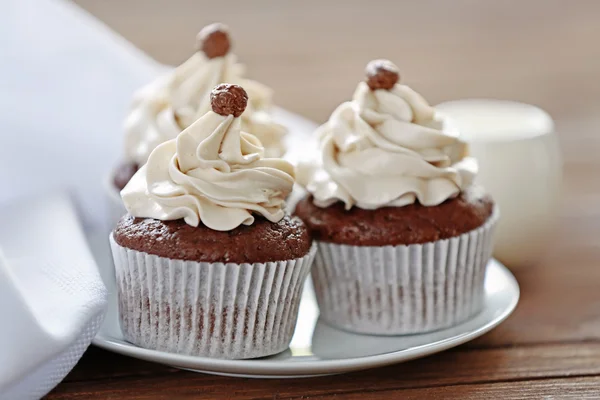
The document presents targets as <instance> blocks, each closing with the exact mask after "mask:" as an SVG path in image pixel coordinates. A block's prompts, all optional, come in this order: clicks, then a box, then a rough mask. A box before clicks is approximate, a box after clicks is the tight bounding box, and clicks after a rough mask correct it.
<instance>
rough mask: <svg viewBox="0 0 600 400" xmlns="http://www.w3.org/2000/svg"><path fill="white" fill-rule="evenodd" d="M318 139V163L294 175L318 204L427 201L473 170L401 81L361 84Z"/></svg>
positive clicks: (467, 179)
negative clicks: (375, 86)
mask: <svg viewBox="0 0 600 400" xmlns="http://www.w3.org/2000/svg"><path fill="white" fill-rule="evenodd" d="M317 137H318V138H319V142H320V150H321V153H320V156H321V161H322V162H320V163H301V164H300V165H299V167H298V170H297V180H298V182H299V183H300V184H302V185H303V186H305V187H306V189H307V190H308V191H309V192H310V193H311V194H312V196H313V198H314V200H313V201H314V202H315V204H316V205H318V206H321V207H327V206H329V205H331V204H333V203H334V202H336V201H342V202H344V203H345V206H346V209H350V208H351V207H353V206H358V207H360V208H363V209H375V208H380V207H388V206H397V207H400V206H404V205H407V204H411V203H414V202H415V201H417V200H418V202H419V203H421V204H422V205H425V206H434V205H437V204H440V203H442V202H443V201H445V200H447V199H449V198H452V197H455V196H456V195H458V194H459V193H460V192H461V191H462V190H463V189H465V188H466V187H468V186H469V185H471V184H472V182H473V180H474V177H475V175H476V174H477V163H476V161H475V160H474V159H473V158H471V157H466V153H467V146H466V144H465V143H464V142H462V141H461V140H460V139H459V138H458V135H457V134H456V132H453V131H452V130H451V129H450V128H449V127H448V126H447V124H445V123H444V121H442V120H441V119H440V118H439V117H438V116H437V115H436V113H435V109H434V108H433V107H431V106H430V105H429V104H428V103H427V101H426V100H425V99H424V98H423V97H421V96H420V95H419V94H418V93H417V92H415V91H414V90H412V89H411V88H409V87H408V86H406V85H401V84H396V85H394V86H393V87H392V88H391V89H390V90H384V89H378V90H371V89H370V88H369V86H368V85H367V84H366V83H364V82H361V83H360V84H359V85H358V88H357V89H356V91H355V93H354V96H353V100H352V101H350V102H346V103H343V104H341V105H340V106H339V107H338V108H337V109H336V110H335V111H334V112H333V114H332V115H331V117H330V119H329V121H328V122H327V123H325V124H324V125H322V126H321V127H320V128H319V129H318V131H317Z"/></svg>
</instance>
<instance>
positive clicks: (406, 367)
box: [48, 343, 600, 400]
mask: <svg viewBox="0 0 600 400" xmlns="http://www.w3.org/2000/svg"><path fill="white" fill-rule="evenodd" d="M98 352H100V350H98V349H95V350H91V351H90V353H91V354H88V355H86V357H84V359H83V360H82V362H81V364H82V365H80V366H79V368H78V369H76V371H75V374H76V375H75V376H72V377H71V378H70V381H69V383H68V384H64V385H62V386H60V387H59V388H58V389H57V390H56V391H55V392H54V393H53V395H51V396H49V397H48V398H50V399H52V398H64V399H83V398H89V399H92V398H98V399H100V398H112V397H114V398H124V397H127V396H128V394H132V393H135V396H137V397H135V396H134V397H131V398H136V399H146V398H152V396H154V395H155V394H156V393H163V392H164V393H178V395H179V394H186V393H194V391H195V390H197V389H200V388H203V389H205V390H210V393H211V394H213V395H214V396H215V397H217V396H218V398H233V397H235V398H236V399H247V400H249V399H257V398H263V397H264V396H265V395H266V394H269V393H271V394H276V395H277V396H278V398H293V397H298V396H306V397H311V396H318V395H322V394H328V393H329V394H337V395H342V394H347V393H354V392H358V391H366V392H373V391H393V390H399V389H408V388H428V387H434V386H440V385H456V384H459V385H465V384H476V383H490V382H501V381H506V380H526V379H527V380H531V379H540V378H549V377H552V378H567V377H569V376H573V375H575V376H594V375H598V374H600V363H598V360H600V343H590V344H587V345H586V346H580V345H578V344H568V345H540V346H529V347H526V348H521V347H517V348H500V349H485V350H482V349H481V350H474V351H472V350H469V349H466V348H461V349H459V350H454V351H448V352H445V353H443V354H440V355H438V356H433V357H428V358H424V359H420V360H415V361H412V362H409V363H404V364H400V365H396V366H390V367H386V368H379V369H375V370H369V371H362V372H356V373H351V374H345V375H338V376H332V377H321V378H308V379H291V380H285V379H282V380H256V379H238V378H226V377H218V376H210V375H202V374H195V373H190V372H184V371H176V370H173V369H167V368H165V367H158V368H157V367H156V366H155V365H153V364H149V363H141V362H138V363H139V366H138V367H137V368H132V365H131V363H130V362H129V361H128V360H127V359H126V358H125V357H122V356H117V355H113V354H109V353H104V354H98ZM122 361H125V365H123V364H122ZM98 364H100V366H98ZM109 365H112V366H113V370H112V371H111V370H108V369H105V366H109ZM161 368H162V370H161ZM92 373H93V375H94V377H95V378H96V379H94V381H90V380H89V377H90V376H91V374H92ZM72 375H73V374H72ZM242 389H243V390H242Z"/></svg>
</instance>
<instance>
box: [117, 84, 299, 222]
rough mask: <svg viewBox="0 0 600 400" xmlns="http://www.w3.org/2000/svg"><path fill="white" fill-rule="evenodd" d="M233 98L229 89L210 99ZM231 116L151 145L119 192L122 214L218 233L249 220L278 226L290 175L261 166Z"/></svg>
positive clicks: (277, 163) (253, 144) (278, 164)
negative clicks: (145, 159)
mask: <svg viewBox="0 0 600 400" xmlns="http://www.w3.org/2000/svg"><path fill="white" fill-rule="evenodd" d="M240 91H241V92H243V89H241V88H240V87H239V86H235V85H229V87H228V88H227V89H222V91H221V92H219V93H220V94H218V95H215V96H213V99H215V100H216V98H217V97H219V96H222V95H223V93H225V92H227V93H228V95H229V96H232V97H235V98H237V96H238V95H240V93H241V92H240ZM243 94H244V95H245V92H243ZM213 106H214V104H213ZM242 111H243V110H242ZM233 113H234V111H233V110H231V112H230V113H229V114H226V113H225V112H223V114H226V115H220V114H218V113H216V112H213V111H209V112H207V113H206V114H205V115H204V116H203V117H201V118H200V119H198V120H197V121H196V122H194V123H193V124H192V125H190V126H189V127H188V128H187V129H185V130H184V131H183V132H181V133H180V134H179V135H178V136H177V138H176V139H174V140H170V141H167V142H165V143H163V144H161V145H159V146H158V147H157V148H156V149H155V150H154V151H153V152H152V153H151V155H150V157H149V159H148V163H147V164H146V165H144V166H143V167H142V168H141V169H140V170H139V171H138V172H137V173H136V174H135V175H134V177H133V178H132V179H131V181H130V182H129V183H128V184H127V186H126V187H125V188H124V189H123V191H122V192H121V196H122V198H123V202H124V203H125V207H126V208H127V211H128V212H129V213H130V214H131V215H133V216H134V217H140V218H155V219H160V220H174V219H179V218H183V219H184V220H185V222H186V223H187V224H189V225H192V226H198V225H199V223H200V222H202V223H203V224H204V225H206V226H207V227H209V228H211V229H214V230H219V231H227V230H232V229H234V228H236V227H238V226H239V225H251V224H252V223H253V222H254V216H253V213H256V214H260V215H262V216H264V217H265V218H266V219H268V220H269V221H272V222H278V221H279V220H281V219H282V218H283V216H284V207H285V198H286V197H287V196H288V195H289V194H290V193H291V191H292V188H293V185H294V171H293V167H292V165H291V164H289V163H288V162H287V161H284V160H282V159H277V158H264V157H263V156H264V149H263V147H262V145H261V143H260V141H259V140H258V139H257V138H256V137H255V136H254V135H252V134H249V133H246V132H243V131H242V130H241V118H238V117H235V116H234V115H233Z"/></svg>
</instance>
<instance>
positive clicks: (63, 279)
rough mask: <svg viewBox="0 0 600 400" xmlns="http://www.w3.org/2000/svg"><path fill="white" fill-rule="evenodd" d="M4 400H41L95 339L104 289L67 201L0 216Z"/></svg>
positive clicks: (60, 198)
mask: <svg viewBox="0 0 600 400" xmlns="http://www.w3.org/2000/svg"><path fill="white" fill-rule="evenodd" d="M0 247H1V248H2V250H3V252H4V254H3V255H0V343H1V344H2V345H1V351H0V399H10V400H14V399H36V398H39V397H41V396H43V395H44V394H46V393H47V392H48V391H49V390H51V389H52V388H53V387H54V386H55V385H56V384H57V383H58V382H60V381H61V380H62V379H63V378H64V376H65V375H66V374H67V373H68V372H69V371H70V370H71V368H73V366H74V365H75V363H76V362H77V361H78V360H79V358H80V357H81V355H82V354H83V352H84V351H85V349H86V348H87V347H88V346H89V344H90V342H91V340H92V339H93V337H94V336H95V334H96V332H97V330H98V328H99V327H100V324H101V322H102V318H103V316H104V310H105V307H106V297H107V293H106V289H105V287H104V284H103V283H102V280H101V278H100V275H99V274H98V270H97V266H96V264H95V262H94V259H93V257H92V255H91V253H90V251H89V249H88V246H87V243H86V240H85V236H84V234H83V231H82V229H81V227H80V224H79V222H78V219H77V216H76V214H75V211H74V208H73V205H72V203H71V201H70V200H69V198H68V197H67V195H65V194H54V195H44V196H40V197H33V198H30V199H25V200H24V201H20V202H19V203H16V204H13V205H11V206H8V207H4V208H2V209H1V210H0Z"/></svg>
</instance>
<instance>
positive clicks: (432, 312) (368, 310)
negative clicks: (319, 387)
mask: <svg viewBox="0 0 600 400" xmlns="http://www.w3.org/2000/svg"><path fill="white" fill-rule="evenodd" d="M498 216H499V212H498V210H497V209H495V210H494V212H493V214H492V216H491V217H490V218H489V220H488V221H486V222H485V224H484V225H482V226H481V227H479V228H477V229H475V230H473V231H470V232H467V233H465V234H463V235H460V236H457V237H454V238H450V239H445V240H439V241H436V242H431V243H426V244H421V245H408V246H381V247H372V246H350V245H340V244H333V243H325V242H318V243H317V245H318V251H317V255H316V257H315V263H314V266H313V268H312V272H311V274H312V279H313V283H314V286H315V292H316V296H317V301H318V303H319V308H320V311H321V318H322V319H323V320H324V321H325V322H327V323H329V324H331V325H333V326H336V327H338V328H341V329H344V330H348V331H352V332H358V333H368V334H381V335H395V334H411V333H422V332H428V331H434V330H438V329H442V328H446V327H450V326H453V325H456V324H458V323H460V322H462V321H465V320H467V319H469V318H470V317H472V316H474V315H475V314H477V313H478V312H479V311H481V309H482V308H483V302H484V279H485V272H486V267H487V263H488V261H489V259H490V257H491V254H492V247H493V243H492V236H493V231H494V226H495V224H496V221H497V219H498Z"/></svg>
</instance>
